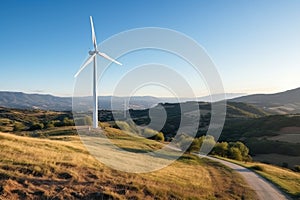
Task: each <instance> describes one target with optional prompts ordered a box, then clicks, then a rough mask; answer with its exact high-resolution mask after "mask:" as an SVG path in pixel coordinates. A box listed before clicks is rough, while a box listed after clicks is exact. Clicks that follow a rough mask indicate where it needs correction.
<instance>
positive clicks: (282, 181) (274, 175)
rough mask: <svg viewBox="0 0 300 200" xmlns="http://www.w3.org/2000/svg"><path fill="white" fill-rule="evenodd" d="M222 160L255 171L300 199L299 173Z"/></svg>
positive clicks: (253, 163)
mask: <svg viewBox="0 0 300 200" xmlns="http://www.w3.org/2000/svg"><path fill="white" fill-rule="evenodd" d="M218 158H221V157H218ZM221 159H224V160H228V161H230V162H233V163H236V164H239V165H241V166H244V167H247V168H249V169H251V170H254V171H255V172H256V173H258V174H260V175H261V176H262V177H264V178H266V179H267V180H269V181H271V182H272V183H274V184H275V185H277V186H278V187H279V188H281V189H282V190H283V191H284V192H286V193H287V194H289V195H291V196H292V197H295V198H300V173H298V172H294V171H291V170H289V169H286V168H281V167H277V166H274V165H269V164H264V163H258V162H247V163H245V162H240V161H236V160H231V159H227V158H221Z"/></svg>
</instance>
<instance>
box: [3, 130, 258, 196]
mask: <svg viewBox="0 0 300 200" xmlns="http://www.w3.org/2000/svg"><path fill="white" fill-rule="evenodd" d="M112 132H113V130H112V129H111V134H112ZM112 138H113V137H111V140H113V142H115V143H116V144H118V145H120V147H127V146H128V145H129V146H131V147H133V148H141V149H151V148H152V149H156V148H158V147H159V145H161V144H160V143H158V142H156V141H152V140H147V141H144V142H141V141H139V139H138V140H135V141H136V142H134V140H132V141H130V143H129V144H128V141H129V139H128V138H127V139H126V136H125V135H123V134H121V133H120V137H117V136H115V137H114V139H112ZM0 149H1V151H0V186H1V187H0V189H1V188H2V189H1V190H0V195H1V196H5V197H6V198H8V199H14V198H15V199H17V198H26V199H32V198H37V197H39V198H49V199H51V198H55V197H57V198H64V199H66V198H67V199H68V198H75V197H76V198H78V199H83V198H86V199H91V198H96V197H98V198H100V197H103V198H115V199H130V198H132V199H154V198H157V199H172V198H173V199H255V198H256V197H255V194H254V192H253V191H252V190H251V189H250V188H248V187H247V186H245V182H244V180H243V179H242V178H241V177H240V176H239V175H238V174H236V173H235V172H233V171H232V170H230V169H228V168H226V167H223V166H222V165H219V164H217V163H215V162H211V161H209V160H205V159H199V158H198V157H196V156H193V155H185V156H184V157H182V158H180V159H179V160H178V161H176V162H174V163H173V164H171V165H170V166H168V167H166V168H163V169H161V170H159V171H155V172H151V173H144V174H134V173H124V172H121V171H117V170H113V169H110V168H108V167H106V166H104V165H103V164H101V163H100V162H98V161H97V160H96V159H95V158H93V157H92V156H91V155H90V154H89V152H88V151H87V150H86V149H85V147H84V146H83V144H82V143H81V140H80V139H79V137H78V136H64V135H60V136H53V137H49V138H43V139H41V138H30V137H21V136H16V135H12V134H5V133H0Z"/></svg>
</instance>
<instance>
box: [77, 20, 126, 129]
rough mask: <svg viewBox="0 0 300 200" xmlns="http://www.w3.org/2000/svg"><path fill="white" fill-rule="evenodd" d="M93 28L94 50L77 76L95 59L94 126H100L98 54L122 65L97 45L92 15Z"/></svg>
mask: <svg viewBox="0 0 300 200" xmlns="http://www.w3.org/2000/svg"><path fill="white" fill-rule="evenodd" d="M90 21H91V29H92V41H93V45H94V50H93V51H89V54H90V57H88V59H87V60H86V61H85V62H84V63H83V64H82V66H81V67H80V69H79V71H78V72H77V73H76V74H75V76H74V77H75V78H76V77H77V76H78V75H79V74H80V72H81V71H82V70H83V69H84V68H85V67H86V66H87V65H88V64H89V63H90V62H92V61H93V128H98V95H97V55H99V56H102V57H103V58H106V59H107V60H110V61H111V62H114V63H116V64H118V65H122V64H121V63H119V62H118V61H116V60H114V59H112V58H111V57H109V56H108V55H106V54H105V53H103V52H100V51H99V50H98V47H97V41H96V35H95V30H94V23H93V18H92V16H90Z"/></svg>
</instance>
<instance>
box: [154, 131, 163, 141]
mask: <svg viewBox="0 0 300 200" xmlns="http://www.w3.org/2000/svg"><path fill="white" fill-rule="evenodd" d="M154 140H156V141H160V142H163V141H165V136H164V134H163V133H162V132H159V133H157V134H156V135H155V137H154Z"/></svg>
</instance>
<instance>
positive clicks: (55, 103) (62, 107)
mask: <svg viewBox="0 0 300 200" xmlns="http://www.w3.org/2000/svg"><path fill="white" fill-rule="evenodd" d="M225 95H226V98H227V99H229V100H228V101H229V102H243V103H247V104H252V105H254V106H257V107H259V108H260V109H263V110H264V111H266V112H268V113H276V114H288V113H300V88H297V89H293V90H288V91H285V92H280V93H275V94H255V95H248V96H242V95H243V94H235V93H229V94H225ZM223 97H224V95H214V96H213V99H214V100H215V101H219V100H223ZM211 99H212V98H211V97H210V96H205V97H200V98H197V99H195V98H183V99H180V100H181V101H182V102H187V101H196V100H197V101H203V102H210V101H211ZM73 100H74V101H73V104H74V105H76V107H78V109H80V107H88V108H92V98H91V97H77V98H75V99H73ZM112 100H113V102H114V106H113V107H112V105H111V101H112ZM176 102H177V99H176V98H157V97H152V96H134V97H130V98H128V97H113V96H100V97H99V109H103V110H111V109H115V110H120V109H124V108H125V109H129V108H131V109H147V108H151V107H154V106H155V105H157V104H158V103H176ZM0 107H7V108H18V109H42V110H54V111H70V110H72V98H71V97H57V96H52V95H44V94H26V93H22V92H4V91H3V92H1V91H0Z"/></svg>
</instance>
